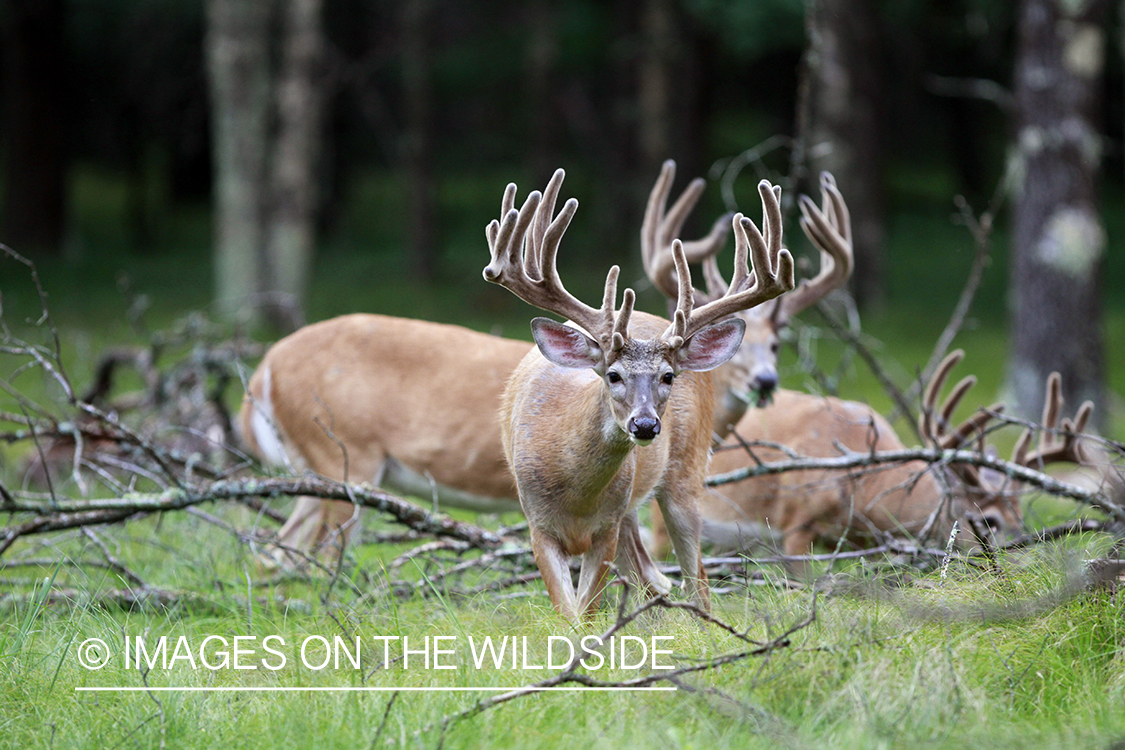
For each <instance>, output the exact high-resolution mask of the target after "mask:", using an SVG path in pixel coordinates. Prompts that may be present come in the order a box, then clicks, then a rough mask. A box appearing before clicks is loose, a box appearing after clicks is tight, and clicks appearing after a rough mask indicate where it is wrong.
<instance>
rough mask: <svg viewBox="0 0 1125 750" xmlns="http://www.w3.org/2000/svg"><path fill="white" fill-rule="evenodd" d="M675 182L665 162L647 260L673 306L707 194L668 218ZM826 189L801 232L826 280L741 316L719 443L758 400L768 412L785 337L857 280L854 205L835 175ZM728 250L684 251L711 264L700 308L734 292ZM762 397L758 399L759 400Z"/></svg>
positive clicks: (719, 376)
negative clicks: (722, 258) (693, 225)
mask: <svg viewBox="0 0 1125 750" xmlns="http://www.w3.org/2000/svg"><path fill="white" fill-rule="evenodd" d="M675 175H676V164H675V162H673V161H671V160H669V161H666V162H664V167H663V169H662V170H661V172H660V177H659V178H658V179H657V181H656V185H655V186H654V187H653V189H652V193H651V194H650V195H649V199H648V207H647V208H646V210H645V216H644V222H643V225H642V228H641V256H642V258H643V260H644V267H645V273H646V275H647V276H648V278H649V280H650V281H651V282H652V284H653V286H655V287H656V288H657V289H659V290H660V291H661V292H662V293H663V294H664V295H665V297H667V298H668V300H669V304H673V303H674V302H675V300H676V297H677V295H678V294H679V290H678V287H677V280H676V271H675V265H674V263H673V262H672V255H671V252H670V251H669V248H670V247H671V242H670V240H671V238H672V237H675V236H676V235H677V234H678V233H679V231H680V228H681V227H682V226H683V222H684V219H685V218H686V216H687V211H690V210H691V206H692V205H693V204H694V202H695V200H698V197H699V192H700V191H701V190H702V187H703V185H702V182H703V181H702V180H697V181H696V182H694V183H692V185H691V186H689V187H688V188H687V189H686V190H685V191H684V194H683V196H681V198H680V199H679V200H678V201H677V202H676V204H675V205H674V206H673V207H672V210H671V211H669V212H668V213H667V215H665V211H664V207H665V204H666V203H667V200H668V193H669V191H670V190H671V188H672V180H673V179H674V178H675ZM697 183H698V184H697ZM778 189H779V188H778ZM820 189H821V194H822V196H823V207H822V208H817V206H816V204H815V203H813V202H812V200H810V199H809V198H808V197H807V196H801V199H800V204H799V205H800V208H801V229H803V230H804V232H805V235H806V236H807V237H808V238H809V240H811V241H812V243H813V245H815V246H816V247H817V248H819V249H820V251H821V252H820V272H819V273H818V274H817V275H816V277H814V278H812V279H804V280H803V281H802V282H801V284H800V286H798V287H797V288H796V289H794V290H793V291H791V292H789V293H787V294H783V295H782V296H780V297H778V298H777V299H776V301H774V303H773V304H771V305H759V306H758V307H755V308H752V309H749V310H744V311H742V312H740V313H738V316H739V317H740V318H742V320H743V321H745V323H746V335H745V336H744V337H743V339H742V346H741V347H740V348H739V350H738V354H736V355H735V356H734V357H732V358H731V360H730V361H729V362H727V363H726V364H724V365H723V366H722V367H720V368H719V369H718V370H716V371H715V374H714V378H715V389H716V392H717V394H718V397H717V404H716V410H715V421H714V432H715V435H716V438H717V440H719V441H721V440H722V439H724V438H725V437H726V436H727V435H729V434H730V431H731V428H732V427H733V426H734V425H735V424H737V423H738V420H740V419H741V418H742V415H743V414H745V413H746V410H747V406H748V405H749V404H750V403H751V401H752V400H753V401H756V402H757V405H758V406H765V405H766V404H767V403H768V402H769V400H770V397H771V396H772V395H773V392H774V389H775V388H776V387H777V383H778V376H777V352H778V348H779V344H780V338H779V337H780V334H781V332H782V330H783V329H784V328H785V327H786V326H787V325H788V324H789V321H790V320H791V319H792V318H793V316H795V315H797V314H799V313H800V312H802V311H803V310H805V309H807V308H809V307H811V306H812V305H814V304H816V302H817V301H818V300H820V299H822V298H823V297H824V296H825V295H827V294H828V293H829V292H831V291H832V290H833V289H836V288H837V287H839V286H841V285H843V284H844V283H845V282H846V281H847V280H848V277H849V276H851V273H852V268H853V266H854V262H853V252H852V233H851V221H850V219H849V215H848V208H847V205H846V204H845V203H844V198H843V196H842V195H840V191H839V190H838V189H837V188H836V181H835V180H834V179H833V178H832V175H830V174H829V173H827V172H824V173H823V174H821V176H820ZM685 199H690V203H688V204H687V207H686V210H685V207H684V205H682V204H684V203H685ZM763 231H764V234H765V236H766V237H767V238H768V237H770V236H771V235H772V234H773V233H775V232H776V233H779V234H780V232H781V224H780V217H779V220H778V223H777V224H776V225H773V224H772V223H771V222H770V220H769V219H768V218H767V219H766V221H765V225H764V226H763ZM712 235H714V230H712ZM719 239H720V240H721V239H722V238H721V237H720V238H719ZM720 248H721V243H720V242H710V243H704V242H699V243H697V244H694V245H693V246H692V247H691V248H688V247H686V246H685V248H684V251H685V253H684V254H685V255H686V257H687V260H688V262H689V263H702V264H703V276H704V280H705V282H706V286H707V290H706V291H703V290H700V289H695V290H694V295H695V300H696V302H699V303H705V302H708V301H710V300H712V299H716V298H717V297H718V296H720V295H722V294H723V291H724V290H725V289H726V281H724V280H723V276H722V273H721V272H720V271H719V267H718V264H717V263H716V261H715V255H716V254H717V253H718V251H719V249H720ZM755 394H756V397H754V398H752V396H755Z"/></svg>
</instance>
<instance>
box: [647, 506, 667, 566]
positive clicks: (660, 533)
mask: <svg viewBox="0 0 1125 750" xmlns="http://www.w3.org/2000/svg"><path fill="white" fill-rule="evenodd" d="M650 509H651V511H652V546H651V551H652V554H654V555H656V556H657V557H659V558H662V559H663V558H665V557H668V553H669V552H671V551H672V540H671V539H669V538H668V527H667V526H665V525H664V516H663V515H662V514H661V513H660V504H659V503H652V505H651V507H650Z"/></svg>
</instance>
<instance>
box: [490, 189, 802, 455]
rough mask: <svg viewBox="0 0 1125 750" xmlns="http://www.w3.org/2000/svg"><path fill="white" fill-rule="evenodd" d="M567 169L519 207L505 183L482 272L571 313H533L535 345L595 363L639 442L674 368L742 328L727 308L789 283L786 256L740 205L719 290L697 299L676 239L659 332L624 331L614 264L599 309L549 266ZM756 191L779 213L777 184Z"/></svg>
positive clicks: (560, 358)
mask: <svg viewBox="0 0 1125 750" xmlns="http://www.w3.org/2000/svg"><path fill="white" fill-rule="evenodd" d="M564 174H565V173H564V172H563V170H561V169H560V170H557V171H556V172H555V174H554V176H552V178H551V180H550V182H549V183H548V184H547V188H546V189H545V191H544V193H543V194H542V195H540V194H539V192H538V191H535V192H532V193H531V194H530V195H528V197H527V199H526V200H525V202H524V204H523V206H522V208H520V209H519V210H518V211H517V210H516V209H515V191H516V188H515V185H508V187H507V189H506V190H505V191H504V198H503V201H502V204H501V208H502V217H503V220H502V222H498V221H496V220H493V221H492V222H491V223H490V224H489V225H488V227H487V229H486V234H487V236H488V242H489V250H490V251H491V262H490V263H489V264H488V266H487V267H485V269H484V278H485V279H486V280H488V281H491V282H493V283H496V284H500V285H501V286H504V287H505V288H507V289H508V290H510V291H511V292H513V293H514V294H515V295H516V296H518V297H520V298H521V299H523V300H524V301H525V302H528V303H529V304H532V305H535V306H536V307H539V308H541V309H544V310H547V311H549V312H554V313H556V314H558V315H560V316H562V317H565V318H567V319H568V320H569V323H567V324H563V323H558V322H555V321H553V320H550V319H548V318H536V319H535V320H534V321H532V334H533V336H534V338H535V342H536V345H537V346H538V347H539V350H540V352H541V353H542V354H543V356H544V357H545V358H547V359H548V360H549V361H551V362H553V363H555V364H557V365H559V366H562V367H568V368H589V369H591V370H593V371H594V372H595V373H596V374H597V375H598V376H599V377H600V378H601V379H602V381H603V383H604V386H605V389H604V390H605V393H606V394H607V395H608V396H609V399H610V403H611V405H612V410H613V416H614V420H615V421H616V423H617V425H618V427H620V429H621V431H622V432H623V433H624V434H626V435H628V437H629V439H630V440H631V441H632V442H634V443H636V444H638V445H645V444H647V443H649V442H651V441H652V440H653V439H654V438H655V437H656V436H657V435H658V434H659V433H660V419H661V416H662V415H663V411H664V407H665V405H666V403H667V400H668V396H669V394H670V392H671V388H672V384H673V383H674V382H675V378H676V376H677V375H679V374H680V373H681V372H683V371H685V370H691V371H697V372H702V371H707V370H711V369H714V368H716V367H718V366H719V365H721V364H722V363H724V362H726V361H727V360H729V359H730V357H732V356H733V355H734V353H735V352H736V351H737V349H738V346H739V344H740V343H741V340H742V335H743V333H744V331H745V328H746V326H745V323H744V322H743V321H741V320H739V319H736V318H730V316H731V315H733V314H734V313H736V312H738V311H740V310H743V309H745V308H747V307H752V306H755V305H759V304H761V303H763V302H765V301H768V300H771V299H773V298H775V297H776V296H777V295H779V294H781V293H783V292H784V291H786V290H788V289H791V288H792V286H793V259H792V256H790V254H789V252H788V251H787V250H785V249H783V248H782V247H781V237H780V232H775V233H773V234H772V235H770V238H769V239H768V240H767V238H766V237H764V236H763V235H762V233H761V232H759V231H758V229H757V227H755V226H754V223H753V222H752V221H750V220H749V219H748V218H746V217H744V216H742V215H741V214H737V215H735V216H734V217H733V220H732V225H733V228H734V232H735V275H734V278H733V280H732V281H731V283H730V284H729V285H727V289H726V290H725V292H724V293H722V294H716V295H714V297H713V298H712V299H711V300H710V301H708V302H707V303H706V304H704V305H702V306H700V307H695V304H694V302H695V300H694V297H693V294H692V288H691V277H690V274H689V271H688V265H687V263H688V262H687V259H686V256H685V250H684V246H683V243H682V242H680V241H679V240H678V239H677V240H673V241H672V247H671V251H670V255H671V257H672V259H673V264H674V267H675V272H676V274H677V277H678V278H679V279H681V281H680V282H679V286H678V289H677V293H676V300H677V302H676V308H675V310H674V312H673V315H672V318H673V319H672V322H671V324H670V325H668V326H667V328H666V329H665V330H664V331H663V332H660V333H659V334H658V335H649V334H648V332H647V331H646V332H645V333H644V335H638V334H637V332H630V325H629V324H630V318H631V317H632V313H633V305H634V302H635V299H636V296H635V294H634V292H633V290H632V289H626V290H625V292H624V294H623V295H622V302H621V306H620V307H619V308H618V307H617V306H616V300H617V277H618V274H619V268H618V267H617V266H613V267H612V268H611V269H610V270H609V273H608V274H607V276H606V283H605V291H604V294H603V298H602V305H601V307H600V308H597V309H595V308H592V307H590V306H588V305H586V304H584V303H582V302H581V301H579V300H578V299H576V298H575V297H574V296H573V295H571V294H570V293H569V292H568V291H567V290H566V289H565V288H564V287H563V285H562V282H561V280H560V279H559V276H558V272H557V270H556V267H555V260H556V255H557V252H558V245H559V241H560V239H561V238H562V235H563V233H564V232H565V231H566V228H567V226H568V225H569V224H570V221H571V219H572V218H573V216H574V212H575V211H576V210H577V208H578V202H577V201H576V200H574V199H573V198H571V199H569V200H567V201H566V203H565V204H564V205H563V208H562V210H561V211H560V212H559V214H558V216H556V217H554V218H553V219H552V218H551V216H552V214H553V213H554V206H555V201H556V200H557V196H558V192H559V188H560V187H561V185H562V180H563V177H564ZM759 192H761V194H762V200H763V202H764V203H769V204H772V205H773V206H774V207H775V209H776V211H777V212H778V215H780V214H779V211H780V209H778V208H776V204H777V193H775V191H774V189H773V188H772V187H771V186H770V185H769V183H767V182H764V181H763V183H762V184H761V185H760V186H759ZM751 259H752V261H751ZM751 262H752V264H753V265H752V267H753V271H751V265H750V264H751Z"/></svg>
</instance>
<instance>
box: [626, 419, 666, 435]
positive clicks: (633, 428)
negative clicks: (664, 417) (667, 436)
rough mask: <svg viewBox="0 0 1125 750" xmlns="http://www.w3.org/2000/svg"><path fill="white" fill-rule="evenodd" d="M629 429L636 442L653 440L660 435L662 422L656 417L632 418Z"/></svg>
mask: <svg viewBox="0 0 1125 750" xmlns="http://www.w3.org/2000/svg"><path fill="white" fill-rule="evenodd" d="M628 427H629V436H630V437H631V438H633V439H634V440H652V439H654V438H655V437H656V436H657V435H659V434H660V420H659V419H657V418H655V417H630V418H629V424H628Z"/></svg>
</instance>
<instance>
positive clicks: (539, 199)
mask: <svg viewBox="0 0 1125 750" xmlns="http://www.w3.org/2000/svg"><path fill="white" fill-rule="evenodd" d="M564 176H565V172H563V170H561V169H559V170H557V171H556V172H555V174H554V175H553V176H552V177H551V181H550V182H549V183H548V185H547V191H548V197H547V198H544V197H543V196H542V195H541V194H540V193H539V191H537V190H534V191H532V192H531V193H530V194H528V196H527V199H526V200H525V201H524V204H523V206H522V207H521V208H520V209H519V211H516V209H515V208H513V206H514V204H515V192H516V187H515V185H512V184H510V185H508V187H507V188H505V190H504V198H503V200H502V201H501V209H502V210H504V214H503V217H502V218H503V221H501V222H497V221H496V220H495V219H493V220H492V221H491V222H489V224H488V226H487V227H486V229H485V235H486V236H487V237H488V245H489V251H490V253H491V256H492V259H491V261H490V262H489V264H488V265H487V266H485V268H484V278H485V280H486V281H491V282H493V283H495V284H499V285H500V286H502V287H504V288H505V289H507V290H508V291H510V292H512V293H513V294H515V295H516V296H517V297H519V298H520V299H522V300H523V301H524V302H527V303H528V304H530V305H534V306H535V307H538V308H540V309H542V310H547V311H548V312H553V313H556V314H557V315H560V316H562V317H564V318H568V319H569V320H572V321H573V322H574V323H576V324H578V325H579V326H580V327H582V328H583V329H585V330H586V331H587V333H589V334H591V335H592V336H594V337H595V338H596V339H598V341H599V342H601V343H602V344H603V346H606V347H607V348H608V347H610V346H611V345H612V344H613V343H614V342H615V339H616V337H615V335H614V334H616V333H618V332H620V333H621V335H622V339H623V338H624V333H625V329H626V327H627V326H628V322H629V315H630V314H631V312H632V307H633V299H634V296H633V294H632V290H626V294H625V298H626V299H625V304H624V305H623V306H622V309H621V312H620V314H619V315H618V316H617V320H616V321H615V319H614V301H615V298H616V295H617V276H618V274H619V272H620V269H618V267H617V266H613V267H612V268H610V270H609V273H608V274H607V275H606V284H605V294H604V296H603V300H602V307H601V309H600V310H598V309H595V308H593V307H590V306H589V305H587V304H585V303H583V302H582V301H581V300H579V299H577V298H576V297H574V295H572V294H571V293H570V292H568V291H567V290H566V288H565V287H564V286H563V284H562V280H561V279H560V278H559V274H558V269H557V268H556V265H555V263H556V258H557V256H558V250H559V242H560V241H561V240H562V236H563V234H564V233H565V232H566V229H567V227H568V226H570V221H571V219H573V218H574V213H575V211H577V210H578V201H577V200H575V199H574V198H569V199H567V201H566V203H564V204H563V207H562V210H561V211H559V214H558V216H556V217H554V219H551V220H550V223H547V220H548V219H549V218H550V214H551V212H552V211H551V208H552V207H553V204H554V202H555V199H556V197H557V195H558V192H559V187H560V186H561V184H562V180H563V177H564ZM544 206H547V208H546V210H543V207H544ZM533 220H534V224H535V227H534V228H532V224H533ZM544 225H546V228H545V229H544V228H543V227H544ZM529 228H531V231H532V236H531V237H529V236H528V230H529ZM521 248H522V250H523V252H522V253H521V252H520V250H521ZM619 329H620V330H619Z"/></svg>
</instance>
